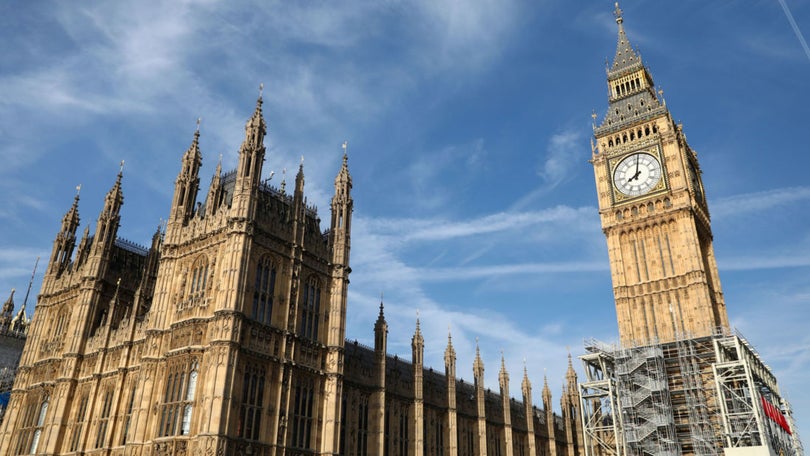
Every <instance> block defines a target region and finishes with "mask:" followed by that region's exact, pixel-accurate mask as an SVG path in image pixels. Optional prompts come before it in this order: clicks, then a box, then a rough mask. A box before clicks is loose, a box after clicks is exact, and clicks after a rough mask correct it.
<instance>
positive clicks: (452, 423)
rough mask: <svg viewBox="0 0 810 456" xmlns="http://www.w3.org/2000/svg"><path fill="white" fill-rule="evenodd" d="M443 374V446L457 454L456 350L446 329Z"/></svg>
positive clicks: (452, 453)
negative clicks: (444, 380)
mask: <svg viewBox="0 0 810 456" xmlns="http://www.w3.org/2000/svg"><path fill="white" fill-rule="evenodd" d="M444 375H445V376H446V377H447V378H446V380H447V430H446V434H445V440H444V441H445V442H446V444H445V446H446V448H447V456H458V416H457V414H456V411H457V407H456V350H455V349H454V348H453V337H452V336H451V334H450V330H449V329H448V330H447V348H445V349H444Z"/></svg>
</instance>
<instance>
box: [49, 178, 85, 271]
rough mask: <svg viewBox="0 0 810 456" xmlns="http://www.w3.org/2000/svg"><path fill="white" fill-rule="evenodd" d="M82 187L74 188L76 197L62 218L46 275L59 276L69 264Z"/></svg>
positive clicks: (74, 238) (74, 242)
mask: <svg viewBox="0 0 810 456" xmlns="http://www.w3.org/2000/svg"><path fill="white" fill-rule="evenodd" d="M81 188H82V186H81V185H77V186H76V196H75V197H73V204H72V205H71V206H70V209H68V211H67V212H66V213H65V216H64V217H62V226H61V227H60V229H59V233H57V235H56V240H55V241H54V243H53V251H52V253H51V260H50V262H49V263H48V273H56V274H57V275H58V274H60V273H61V272H62V271H63V270H64V269H65V268H66V267H67V265H68V264H69V263H70V258H71V256H72V255H73V247H74V246H75V245H76V229H77V228H78V227H79V191H80V190H81Z"/></svg>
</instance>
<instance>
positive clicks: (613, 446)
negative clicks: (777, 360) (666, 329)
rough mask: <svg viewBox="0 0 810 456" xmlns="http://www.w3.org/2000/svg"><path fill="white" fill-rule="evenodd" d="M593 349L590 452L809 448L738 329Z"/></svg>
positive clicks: (591, 344) (589, 361)
mask: <svg viewBox="0 0 810 456" xmlns="http://www.w3.org/2000/svg"><path fill="white" fill-rule="evenodd" d="M585 351H586V354H584V355H582V356H580V359H581V360H582V362H583V365H584V367H585V381H584V382H582V383H580V385H579V391H580V401H581V406H582V428H583V435H584V447H585V455H586V456H614V455H615V456H644V455H661V456H670V455H681V454H683V455H696V456H708V455H717V454H729V455H730V454H733V453H734V452H736V450H735V449H736V448H743V447H745V448H751V447H757V448H759V450H758V451H762V454H780V455H792V456H803V454H804V453H803V449H802V446H801V443H800V441H799V438H798V436H797V435H796V432H795V425H794V422H793V418H792V413H791V410H790V405H789V404H788V402H787V401H786V400H785V399H784V398H783V397H782V396H781V395H780V394H779V390H778V388H777V385H776V378H775V377H774V375H773V374H772V373H771V371H770V369H769V368H768V367H767V366H766V365H765V364H764V363H763V362H762V360H761V359H760V357H759V355H758V354H757V353H756V352H755V351H754V349H753V348H752V347H751V346H750V345H749V344H748V342H746V340H745V339H744V338H743V337H742V336H741V335H740V334H739V333H735V334H731V333H729V332H727V331H726V332H718V333H717V334H715V335H713V336H706V337H700V338H692V337H688V336H682V337H680V338H678V339H677V340H675V341H672V342H667V343H663V344H658V343H653V344H649V345H646V346H640V347H623V348H622V347H616V346H614V345H609V344H605V343H602V342H599V341H596V340H593V339H592V340H589V341H586V343H585ZM746 451H747V450H746Z"/></svg>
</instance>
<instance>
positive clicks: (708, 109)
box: [0, 0, 810, 432]
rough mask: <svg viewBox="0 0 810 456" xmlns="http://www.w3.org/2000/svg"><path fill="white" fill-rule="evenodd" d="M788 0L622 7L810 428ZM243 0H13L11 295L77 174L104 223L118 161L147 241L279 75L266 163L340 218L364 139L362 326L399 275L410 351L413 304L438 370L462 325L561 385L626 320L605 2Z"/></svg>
mask: <svg viewBox="0 0 810 456" xmlns="http://www.w3.org/2000/svg"><path fill="white" fill-rule="evenodd" d="M784 1H785V3H781V2H780V1H779V0H767V1H766V0H761V1H750V2H702V1H681V2H654V1H651V0H648V1H638V2H625V3H623V4H622V8H623V10H624V12H625V15H624V17H625V27H626V30H627V33H628V36H629V38H630V41H631V42H632V43H633V45H634V46H636V47H638V48H639V49H640V50H641V53H642V57H643V59H644V61H645V62H646V64H647V65H648V67H649V68H650V69H651V71H652V75H653V77H654V78H655V81H656V84H657V85H658V86H659V87H660V88H663V90H664V97H665V98H666V101H667V105H668V106H669V108H670V109H671V111H672V113H673V117H674V118H675V119H677V120H678V121H681V122H683V124H684V128H685V132H686V134H687V137H688V139H689V142H690V144H691V145H692V147H693V148H694V149H695V150H696V151H697V152H698V154H699V159H700V162H701V165H702V168H703V171H704V184H705V187H706V194H707V197H708V200H709V205H710V209H711V213H712V221H713V227H714V234H715V251H716V254H717V257H718V261H719V264H720V268H721V271H720V275H721V280H722V284H723V289H724V292H725V295H726V303H727V305H728V309H729V314H730V318H731V320H732V324H733V325H734V326H736V327H737V328H739V330H740V331H741V332H742V333H743V334H745V335H746V336H747V337H748V339H749V340H750V341H751V342H752V343H753V344H754V345H755V346H756V347H757V349H758V350H759V352H760V353H761V354H762V355H763V357H764V358H765V360H766V362H767V363H768V364H769V365H770V366H771V367H772V368H773V369H774V371H775V372H776V374H777V376H778V378H779V379H780V385H781V387H782V389H783V393H786V394H787V396H788V397H789V398H790V399H791V401H792V402H793V404H794V408H795V410H796V415H797V418H798V420H799V430H802V429H807V430H808V432H810V411H808V409H810V392H808V389H807V388H806V386H805V385H804V383H805V380H806V378H807V375H808V369H809V368H810V335H808V331H807V326H808V323H810V310H809V309H810V306H809V305H810V282H808V273H810V230H809V229H808V228H807V226H808V222H810V182H808V179H807V168H808V166H810V158H809V156H808V152H810V150H808V146H807V140H806V138H805V137H804V133H805V132H806V131H807V125H808V117H807V114H808V110H807V106H810V50H808V48H807V44H806V43H805V42H804V41H803V38H802V37H801V31H802V30H804V31H806V30H808V29H810V2H807V1H791V0H784ZM234 3H235V2H225V1H221V2H220V1H199V2H192V1H176V2H162V3H154V4H153V3H152V2H144V1H138V2H126V1H122V2H81V3H79V2H6V3H4V4H3V5H0V49H2V53H0V54H1V55H3V59H0V94H2V98H0V151H1V152H0V156H2V160H3V163H4V166H2V168H0V192H2V194H3V195H4V198H3V203H2V205H0V294H2V297H3V299H5V297H6V296H7V294H8V292H9V291H10V289H11V288H12V287H16V288H17V289H18V290H20V291H18V294H17V304H20V303H21V302H22V296H23V294H24V289H25V287H26V286H27V283H28V277H29V275H30V271H31V268H32V267H33V264H34V260H35V258H36V257H37V256H38V255H39V256H42V257H43V261H46V259H47V257H48V255H49V253H50V248H51V243H52V241H53V238H54V235H55V233H56V231H57V228H58V227H59V221H60V219H61V217H62V215H63V214H64V212H65V211H66V210H67V208H68V206H69V205H70V203H71V202H72V199H73V195H74V191H75V190H74V187H75V186H76V185H78V184H82V185H83V187H82V191H81V204H80V213H81V217H82V228H81V229H83V227H84V225H85V224H91V227H94V223H95V219H96V217H97V215H98V212H99V210H100V208H101V206H102V201H103V198H104V194H105V193H106V191H107V190H108V189H109V187H110V186H111V185H112V183H113V181H114V179H115V174H116V173H117V172H118V163H119V162H120V161H121V160H125V161H126V165H125V168H124V181H123V187H124V195H125V202H124V206H123V216H122V222H121V228H120V230H119V235H121V236H122V237H125V238H127V239H129V240H132V241H135V242H138V243H143V244H145V243H148V241H149V239H150V238H151V234H152V233H153V232H154V230H155V227H156V226H157V224H158V223H159V221H160V219H161V217H166V215H167V213H168V209H169V205H170V202H171V192H172V190H173V181H174V179H175V177H176V175H177V172H178V170H179V165H180V157H181V154H182V153H183V151H185V149H186V148H187V147H188V144H189V143H190V141H191V139H192V135H193V132H194V129H195V122H196V119H197V118H198V117H201V118H202V123H201V127H200V130H201V138H200V145H201V149H202V152H203V157H204V158H203V169H202V172H201V175H202V176H203V177H202V182H203V185H204V186H207V183H208V176H210V175H211V173H212V172H213V170H214V167H215V166H216V163H217V160H218V157H219V155H220V154H222V160H223V168H226V169H228V168H232V167H233V166H234V165H235V164H236V157H237V154H236V153H237V149H238V147H239V144H240V141H241V139H242V137H243V127H244V123H245V121H246V120H247V118H248V117H249V116H250V114H251V112H252V110H253V106H254V103H255V99H256V96H257V89H258V85H259V83H264V87H265V89H264V101H265V104H264V112H265V118H266V120H267V122H268V125H269V127H268V137H267V139H266V145H267V149H268V154H267V160H266V162H265V166H264V170H265V171H264V173H265V176H269V173H270V171H271V170H273V171H275V176H274V177H273V181H272V182H273V183H275V184H278V183H279V182H280V180H281V178H282V176H283V173H282V170H283V169H285V168H286V169H289V170H295V169H296V167H297V165H298V163H299V160H300V156H302V155H303V156H304V158H305V174H306V193H307V194H308V197H309V200H310V202H311V203H314V204H316V205H317V206H319V207H320V208H321V217H322V218H323V219H324V220H327V219H328V216H327V213H328V200H329V197H330V195H331V192H332V181H333V178H334V175H335V174H336V172H337V171H338V168H339V164H340V158H341V148H340V145H341V144H342V142H343V141H344V140H348V141H349V166H350V170H351V173H352V176H353V179H354V199H355V213H354V231H353V233H352V235H353V239H352V241H353V243H352V259H351V262H352V268H353V273H352V276H351V286H350V292H349V314H348V336H349V337H350V338H352V339H355V338H356V339H358V340H359V341H360V342H361V343H367V344H371V343H372V340H373V339H372V326H373V321H374V319H375V317H376V308H377V305H378V303H379V300H380V293H381V292H384V293H385V303H386V314H387V316H388V320H389V323H390V339H389V340H390V346H389V348H390V351H391V352H394V353H398V354H400V355H402V356H409V353H410V336H411V335H412V332H413V329H414V322H415V318H416V309H419V312H420V315H421V318H422V328H423V333H424V335H425V340H426V361H427V363H428V364H429V365H432V366H434V367H435V368H441V367H442V366H443V364H442V360H441V356H442V352H443V350H444V346H445V343H446V340H447V328H448V325H450V326H451V327H452V332H453V340H454V345H455V347H456V350H457V352H458V360H459V368H458V372H459V375H460V376H462V377H464V378H467V379H469V378H471V377H472V357H473V353H474V348H475V338H476V337H479V338H480V344H481V350H482V355H483V357H484V362H485V365H486V367H487V371H486V378H487V383H488V384H489V385H490V386H492V387H496V385H497V369H498V366H499V358H500V351H501V350H504V353H505V356H506V362H507V367H508V368H509V370H510V373H511V376H512V388H511V391H512V392H513V394H518V392H519V381H520V380H519V379H520V376H521V370H522V367H523V359H524V358H525V359H526V363H527V368H528V371H529V374H530V376H531V378H532V381H533V383H534V385H535V391H536V393H535V398H536V400H537V401H539V397H540V395H539V390H540V388H541V386H542V381H543V375H544V373H546V374H547V375H548V378H549V382H550V384H551V385H552V387H553V392H554V400H555V404H556V403H557V401H558V398H559V386H560V384H561V383H562V376H563V372H564V369H565V366H566V354H567V350H568V347H570V350H571V352H572V353H573V354H574V355H577V354H580V353H581V352H582V341H583V339H586V338H590V337H596V338H599V339H602V340H607V341H612V340H615V339H616V338H617V329H616V321H615V312H614V306H613V296H612V291H611V284H610V274H609V270H608V260H607V251H606V246H605V241H604V236H603V234H602V232H601V229H600V226H599V219H598V215H597V209H596V195H595V189H594V183H593V172H592V168H591V165H590V164H589V163H588V159H589V157H590V146H589V140H590V137H591V133H592V127H591V122H592V119H591V112H592V111H593V110H595V111H596V112H597V114H599V116H600V119H601V116H602V115H603V113H604V111H605V109H606V107H607V86H606V83H605V59H607V58H610V59H612V57H613V54H614V52H615V48H616V24H615V21H614V19H613V16H612V11H613V5H612V2H608V1H603V2H567V1H537V2H521V1H516V0H515V1H513V0H479V1H472V2H459V1H454V0H424V1H421V0H413V1H397V0H388V1H367V2H310V3H303V2H300V3H299V2H295V3H292V2H272V1H262V2H255V3H249V2H239V3H238V5H237V6H234ZM789 13H790V14H789ZM791 14H792V16H791ZM790 17H792V19H791V18H790ZM289 177H290V180H291V179H292V175H291V176H289ZM41 266H44V265H41ZM43 270H44V267H40V270H39V271H38V272H37V277H36V282H35V285H34V294H35V293H36V291H37V290H38V289H39V281H40V280H41V275H42V271H43ZM32 304H33V299H32V300H31V301H29V306H31V305H32ZM577 367H578V368H579V366H578V365H577ZM579 371H580V374H581V369H579ZM555 407H557V405H555Z"/></svg>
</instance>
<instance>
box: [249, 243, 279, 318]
mask: <svg viewBox="0 0 810 456" xmlns="http://www.w3.org/2000/svg"><path fill="white" fill-rule="evenodd" d="M275 289H276V265H275V264H274V263H273V261H272V260H271V259H270V258H263V259H261V260H259V264H258V265H257V266H256V281H255V284H254V286H253V319H255V320H256V321H258V322H260V323H264V324H268V325H269V324H270V323H271V321H272V317H273V295H274V292H275Z"/></svg>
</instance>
